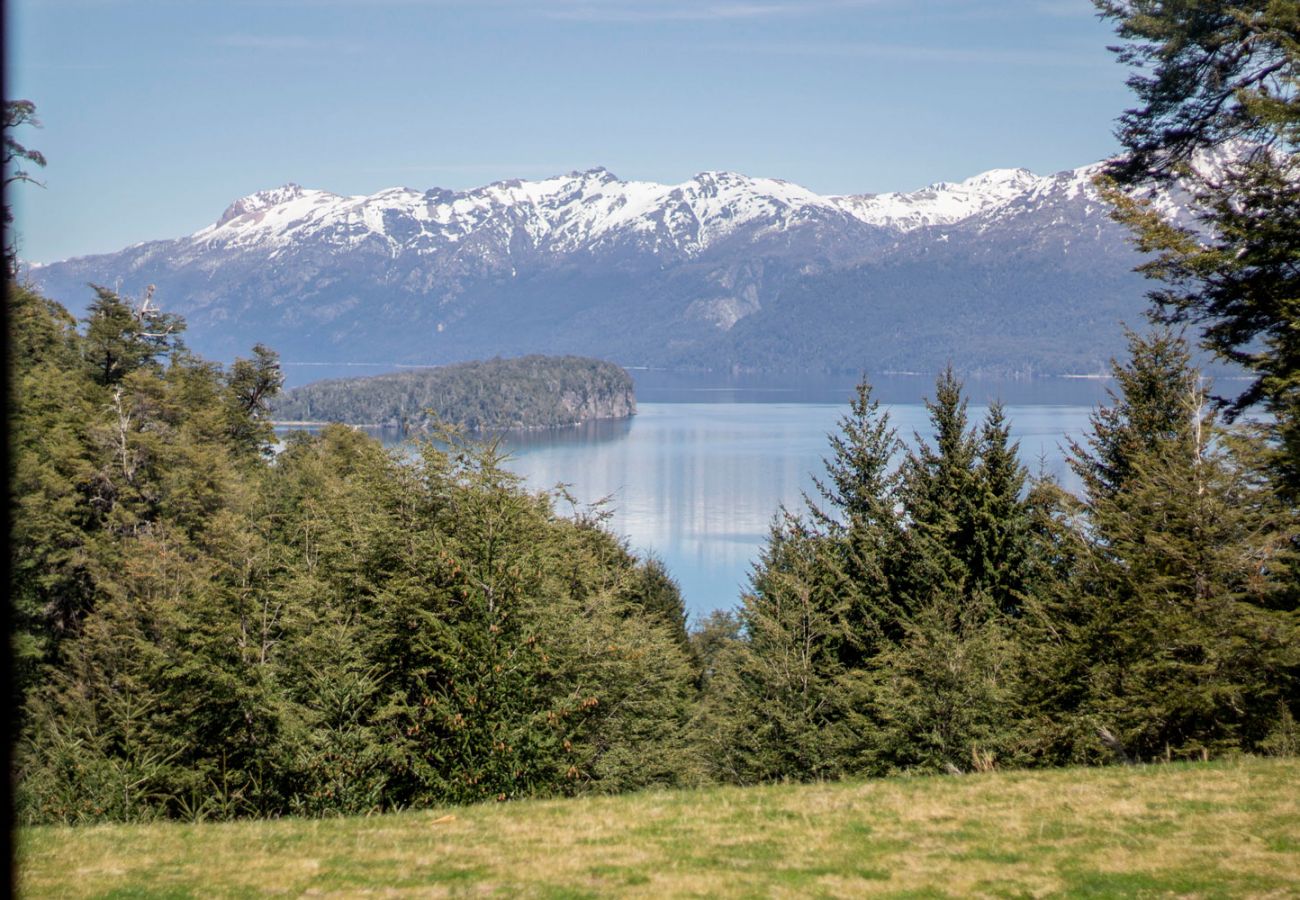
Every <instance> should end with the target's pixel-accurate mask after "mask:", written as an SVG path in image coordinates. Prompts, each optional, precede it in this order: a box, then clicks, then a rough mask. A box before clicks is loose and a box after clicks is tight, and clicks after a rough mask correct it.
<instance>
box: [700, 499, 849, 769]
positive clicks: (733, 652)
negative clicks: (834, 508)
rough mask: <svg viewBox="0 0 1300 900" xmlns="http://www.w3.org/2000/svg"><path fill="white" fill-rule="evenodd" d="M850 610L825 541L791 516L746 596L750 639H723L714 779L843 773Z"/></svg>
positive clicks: (706, 723) (712, 737)
mask: <svg viewBox="0 0 1300 900" xmlns="http://www.w3.org/2000/svg"><path fill="white" fill-rule="evenodd" d="M846 607H847V603H846V601H845V599H844V597H843V596H842V595H841V594H840V593H839V592H837V590H836V583H835V580H834V579H828V578H826V577H825V557H824V555H823V553H822V547H821V537H820V536H819V535H817V534H816V533H814V532H813V531H812V530H811V529H810V528H809V527H808V525H807V524H806V523H805V522H804V521H802V520H801V519H800V518H799V517H797V516H795V515H792V514H790V513H788V512H786V511H784V510H782V512H781V514H780V515H779V517H778V519H777V521H775V522H774V523H773V525H772V529H771V532H770V533H769V537H768V543H767V546H766V547H765V548H764V550H763V553H762V555H761V556H760V558H759V561H758V562H757V563H756V564H755V566H754V573H753V575H752V576H751V588H750V590H749V591H748V592H747V593H746V594H745V595H744V596H743V597H742V598H741V606H740V610H739V620H740V624H741V627H742V628H743V630H744V637H743V639H742V640H725V639H724V640H723V641H722V646H721V648H720V649H719V650H718V651H717V654H716V656H715V658H714V662H713V666H712V671H711V673H710V677H709V679H708V681H707V683H706V687H707V690H706V693H705V698H704V709H703V710H702V714H701V722H700V725H699V731H700V734H701V738H702V740H703V742H704V745H705V753H706V755H707V757H708V762H709V766H710V770H711V772H712V774H713V775H714V777H718V778H722V779H725V780H728V781H734V782H739V783H742V784H751V783H755V782H760V781H768V780H778V779H791V780H808V779H816V778H829V777H834V776H836V775H838V774H840V773H841V772H842V771H843V770H842V762H841V747H840V746H839V744H840V741H841V735H840V734H839V730H838V727H837V724H836V723H837V721H838V720H839V719H840V718H841V716H842V713H843V710H842V692H841V690H840V688H839V685H838V683H837V682H838V679H839V678H840V676H841V675H842V674H843V672H844V666H843V664H842V663H841V661H840V658H839V656H840V654H839V652H838V650H839V648H840V646H841V645H842V644H843V634H842V629H843V622H844V621H845V619H846V612H847V609H846Z"/></svg>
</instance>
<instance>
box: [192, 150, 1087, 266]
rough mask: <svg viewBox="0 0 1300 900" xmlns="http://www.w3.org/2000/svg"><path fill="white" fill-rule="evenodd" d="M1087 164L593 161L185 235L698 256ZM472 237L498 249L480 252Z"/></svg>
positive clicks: (304, 204)
mask: <svg viewBox="0 0 1300 900" xmlns="http://www.w3.org/2000/svg"><path fill="white" fill-rule="evenodd" d="M1093 168H1095V167H1086V168H1085V169H1080V170H1075V171H1072V172H1066V173H1060V174H1058V175H1055V176H1047V177H1041V176H1038V175H1035V174H1034V173H1032V172H1030V171H1028V170H1027V169H993V170H990V171H988V172H983V173H981V174H979V175H975V176H973V177H971V178H967V179H966V180H964V181H959V182H936V183H934V184H931V185H929V186H927V187H925V188H922V189H921V190H917V191H910V192H890V193H884V194H862V195H852V196H825V195H821V194H817V193H815V192H813V191H811V190H809V189H807V188H805V187H802V186H800V185H797V184H793V183H791V182H788V181H782V180H780V179H776V178H756V177H751V176H748V175H743V174H738V173H735V172H725V171H706V172H701V173H699V174H697V175H696V176H694V177H693V178H691V179H690V180H688V181H685V182H682V183H681V184H673V185H668V184H657V183H654V182H646V181H623V180H621V179H619V178H618V177H617V176H616V175H614V173H612V172H610V171H609V170H608V169H605V168H599V167H598V168H593V169H588V170H586V171H574V172H570V173H568V174H566V175H556V176H553V177H551V178H545V179H541V180H538V181H525V180H519V179H512V180H507V181H497V182H493V183H492V184H488V185H484V186H483V187H480V188H475V189H472V190H467V191H453V190H447V189H443V188H433V189H429V190H425V191H417V190H413V189H411V188H404V187H395V188H389V189H387V190H384V191H380V192H378V193H376V194H372V195H370V196H354V197H346V196H340V195H337V194H331V193H328V192H325V191H315V190H308V189H304V188H302V187H300V186H298V185H296V184H288V185H285V186H283V187H280V188H276V189H274V190H269V191H262V192H259V193H257V194H253V195H250V196H249V197H245V198H243V199H242V200H239V201H236V202H235V203H234V204H232V205H231V206H230V208H229V209H227V210H226V212H225V213H224V214H223V215H222V216H221V218H220V219H219V220H218V221H217V222H216V224H214V225H212V226H209V227H208V228H205V229H203V230H202V231H200V232H198V233H196V234H195V235H193V236H192V239H193V240H195V241H197V242H199V243H201V244H204V245H214V244H215V245H223V246H230V247H252V246H261V245H267V246H269V247H272V248H274V247H281V246H284V245H286V244H289V243H292V242H295V241H298V240H301V239H303V238H305V237H307V236H308V235H315V236H318V237H320V238H321V239H323V240H326V241H327V242H329V243H332V244H341V245H348V246H355V245H358V244H360V243H364V242H370V241H375V240H377V241H379V243H378V244H376V245H375V246H386V247H387V248H388V252H390V253H392V254H394V255H396V254H398V253H401V252H404V251H405V250H415V251H417V252H421V253H428V252H439V251H442V250H449V249H455V248H462V247H470V246H472V247H476V248H478V249H477V250H476V251H475V252H477V253H480V254H482V253H487V252H500V253H506V254H513V253H516V252H520V251H521V250H523V249H527V248H531V249H534V250H547V251H551V252H565V253H567V252H574V251H578V250H594V249H597V248H600V247H606V246H610V245H615V244H617V245H623V244H626V243H628V242H632V243H634V244H635V245H637V246H640V247H642V248H645V249H649V250H651V251H652V252H655V253H660V252H666V251H675V252H682V253H686V254H694V253H698V252H700V251H702V250H703V249H705V248H706V247H708V246H711V245H713V244H715V243H717V242H718V241H721V240H723V239H725V238H727V237H729V236H731V235H733V234H738V233H742V232H743V233H746V234H749V235H752V236H754V237H753V238H750V239H754V238H756V237H757V236H761V235H763V234H767V233H771V232H780V231H786V230H789V229H792V228H798V227H802V226H805V225H807V224H810V223H815V222H827V221H839V222H844V221H848V222H853V221H857V222H859V223H862V224H865V225H868V226H872V227H876V228H881V229H885V230H888V231H893V232H897V233H901V232H906V231H911V230H914V229H916V228H922V227H926V226H933V225H948V224H952V223H955V222H959V221H961V220H963V219H966V218H969V217H971V216H975V215H979V214H984V213H989V212H992V211H995V210H997V209H998V208H1000V207H1003V206H1006V205H1008V204H1010V203H1012V201H1015V200H1016V199H1017V198H1023V197H1026V196H1032V195H1034V194H1036V193H1042V192H1045V191H1057V190H1062V189H1065V190H1067V191H1069V190H1075V191H1077V190H1082V189H1085V188H1086V186H1087V182H1088V180H1089V179H1090V178H1091V170H1092V169H1093ZM1063 178H1065V179H1066V180H1067V181H1068V182H1069V183H1064V182H1063V181H1062V179H1063ZM479 237H483V239H484V240H486V241H487V242H488V243H489V244H491V245H492V246H494V247H496V248H497V251H488V250H486V249H484V247H485V245H484V243H483V240H479V239H478V238H479ZM471 238H475V240H472V241H471V240H470V239H471ZM457 252H459V251H457Z"/></svg>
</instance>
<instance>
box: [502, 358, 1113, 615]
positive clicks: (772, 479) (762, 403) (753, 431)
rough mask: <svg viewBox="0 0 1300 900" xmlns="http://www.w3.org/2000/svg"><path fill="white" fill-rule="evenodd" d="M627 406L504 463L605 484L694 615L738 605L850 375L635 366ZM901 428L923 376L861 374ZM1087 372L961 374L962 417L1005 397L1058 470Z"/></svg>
mask: <svg viewBox="0 0 1300 900" xmlns="http://www.w3.org/2000/svg"><path fill="white" fill-rule="evenodd" d="M633 374H634V377H635V378H636V381H637V401H638V411H637V415H636V416H635V417H633V418H631V419H628V420H623V421H614V422H597V423H591V424H589V425H586V426H582V427H579V428H571V429H559V430H553V431H547V432H531V433H523V434H508V435H506V436H504V443H505V446H506V448H507V450H508V451H509V453H510V454H511V459H510V461H509V463H508V467H509V468H510V469H512V470H513V471H515V472H517V473H518V474H519V475H521V476H522V477H523V478H524V479H525V480H526V481H527V483H528V484H529V485H530V486H531V487H534V488H538V489H541V488H550V487H553V486H555V485H556V484H561V483H562V484H565V485H567V486H568V490H569V491H570V493H572V494H573V495H574V496H575V497H576V498H577V499H578V500H579V501H581V502H583V503H592V502H595V501H597V500H600V499H601V498H605V497H608V498H609V504H610V506H609V508H610V510H611V511H612V513H613V515H612V517H611V518H610V520H609V526H610V527H611V528H612V529H613V530H614V531H615V532H617V533H618V534H621V535H623V536H624V537H626V538H627V541H628V543H629V545H630V546H631V547H632V549H633V550H635V551H638V552H641V553H653V554H656V555H658V556H659V557H660V558H661V559H662V560H663V561H664V563H665V564H666V565H667V567H668V569H669V571H670V572H671V573H672V575H673V577H674V578H676V579H677V581H678V583H679V584H680V585H681V588H682V593H683V595H684V597H685V599H686V604H687V608H688V610H689V611H690V613H691V618H692V620H695V619H698V618H699V617H701V616H703V615H704V614H707V613H708V612H709V611H711V610H714V609H722V608H730V607H733V606H735V605H736V603H737V602H738V600H739V597H740V593H741V591H742V590H743V589H744V587H745V585H746V583H747V579H748V575H749V572H750V568H751V565H752V563H753V561H754V560H755V559H756V558H757V556H758V553H759V551H760V549H761V547H762V545H763V543H764V540H765V538H766V535H767V531H768V526H769V525H770V523H771V521H772V517H773V515H774V514H775V513H776V511H777V509H778V508H779V507H780V506H781V505H782V504H784V505H785V506H787V507H789V508H792V509H795V508H801V507H802V503H803V500H802V498H803V494H804V493H805V492H811V491H812V490H813V484H812V477H813V475H815V474H816V475H820V474H821V473H822V471H823V467H822V459H823V458H824V457H825V456H826V453H827V441H826V437H827V434H829V433H831V432H833V431H835V430H837V421H838V420H839V418H840V417H841V416H842V415H843V414H844V413H845V412H846V411H847V408H848V401H849V398H850V397H851V396H852V392H853V382H852V380H851V379H807V378H805V379H797V380H790V379H785V380H780V381H777V380H763V379H745V378H736V379H718V378H717V377H716V376H713V377H706V376H683V375H669V374H665V373H654V372H634V373H633ZM872 381H873V384H875V386H876V395H877V397H878V398H879V399H880V400H881V403H882V406H884V407H885V408H887V409H888V411H889V415H890V419H891V422H892V424H893V425H894V427H895V428H897V429H898V433H899V435H900V436H901V437H903V438H905V439H907V440H908V441H909V443H910V442H911V440H912V436H913V433H914V432H919V433H921V434H924V435H928V433H929V422H928V418H927V413H926V410H925V407H924V405H923V404H922V398H923V397H925V396H927V395H929V394H932V393H933V386H934V380H933V378H931V377H929V376H924V377H922V376H888V377H873V379H872ZM1105 387H1106V384H1105V382H1099V381H1096V380H1087V379H1044V380H1033V381H969V382H967V393H968V395H969V397H970V399H971V407H970V418H971V422H972V424H975V423H976V422H978V421H979V419H980V418H981V417H982V416H983V414H984V411H985V409H986V404H987V403H988V402H989V401H991V400H994V399H1001V400H1002V402H1003V403H1004V404H1005V405H1006V408H1007V414H1008V417H1009V419H1010V421H1011V424H1012V432H1013V435H1014V438H1015V439H1016V440H1018V441H1019V442H1020V455H1021V459H1022V460H1023V461H1024V462H1025V464H1026V465H1027V466H1029V467H1030V469H1031V470H1032V471H1038V470H1039V469H1040V468H1041V469H1044V470H1046V471H1048V472H1051V473H1053V474H1055V475H1057V476H1058V477H1059V478H1061V479H1062V480H1063V481H1065V482H1066V483H1067V484H1069V483H1070V475H1069V473H1068V471H1067V469H1066V467H1065V465H1064V457H1063V453H1062V450H1061V446H1062V444H1063V443H1064V439H1065V437H1066V436H1067V435H1070V436H1073V437H1079V436H1081V435H1082V434H1083V432H1084V431H1085V430H1086V428H1087V420H1088V415H1089V413H1090V412H1091V411H1092V409H1093V407H1094V406H1095V405H1096V404H1097V403H1098V402H1101V401H1102V400H1103V399H1104V397H1105Z"/></svg>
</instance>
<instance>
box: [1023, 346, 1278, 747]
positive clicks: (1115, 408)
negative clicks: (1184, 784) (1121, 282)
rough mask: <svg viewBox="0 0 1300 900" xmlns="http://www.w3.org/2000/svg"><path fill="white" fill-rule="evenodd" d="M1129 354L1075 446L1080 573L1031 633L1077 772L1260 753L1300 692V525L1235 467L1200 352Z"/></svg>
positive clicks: (1052, 729) (1056, 735) (1051, 717)
mask: <svg viewBox="0 0 1300 900" xmlns="http://www.w3.org/2000/svg"><path fill="white" fill-rule="evenodd" d="M1130 344H1131V346H1132V352H1131V356H1130V360H1129V362H1128V363H1127V364H1126V365H1122V366H1121V365H1118V364H1117V365H1116V366H1115V367H1114V368H1115V375H1116V379H1117V381H1118V383H1119V393H1118V394H1116V395H1114V396H1113V402H1112V404H1111V405H1110V406H1109V407H1107V408H1105V409H1103V410H1099V411H1098V413H1097V414H1096V415H1094V417H1093V426H1094V430H1093V434H1092V435H1091V437H1090V438H1089V441H1088V444H1089V447H1090V448H1091V449H1090V450H1085V449H1084V448H1082V447H1081V446H1079V445H1075V446H1074V447H1073V453H1074V455H1075V456H1074V459H1073V460H1072V465H1074V467H1075V469H1076V471H1078V472H1079V473H1080V475H1081V476H1082V477H1083V478H1084V485H1085V494H1084V498H1083V506H1082V508H1081V509H1079V510H1078V511H1077V512H1076V514H1075V517H1074V522H1073V523H1072V524H1071V523H1069V522H1067V523H1066V524H1067V528H1066V531H1065V532H1064V534H1063V538H1064V540H1063V543H1064V544H1066V545H1072V546H1071V549H1069V550H1068V551H1067V552H1068V553H1069V554H1070V555H1072V556H1073V557H1074V563H1073V565H1072V567H1071V569H1070V571H1069V575H1068V577H1067V579H1066V581H1065V583H1064V584H1061V585H1059V586H1058V587H1059V590H1058V592H1057V593H1056V594H1055V596H1051V595H1047V596H1044V597H1043V598H1042V599H1041V600H1040V601H1038V602H1036V603H1035V604H1034V609H1033V616H1032V619H1033V622H1032V623H1031V625H1030V627H1029V628H1028V629H1027V631H1028V633H1030V634H1032V635H1034V636H1035V637H1036V638H1037V640H1036V642H1035V648H1034V649H1035V652H1034V654H1033V656H1034V658H1033V659H1032V660H1031V664H1030V668H1031V679H1032V680H1035V681H1037V683H1038V687H1037V688H1031V692H1032V691H1036V692H1037V694H1038V696H1039V697H1040V698H1044V702H1045V705H1046V707H1047V708H1046V709H1045V710H1043V716H1042V718H1041V719H1040V720H1039V740H1040V742H1042V746H1043V752H1045V753H1046V754H1047V756H1048V757H1049V758H1051V759H1056V760H1069V761H1083V760H1090V759H1097V758H1110V757H1112V756H1116V755H1119V756H1122V757H1123V758H1127V759H1131V758H1152V757H1154V756H1157V755H1163V754H1170V753H1171V754H1179V755H1188V754H1199V753H1201V752H1217V751H1222V750H1225V749H1236V748H1243V749H1249V748H1254V747H1257V746H1259V745H1260V743H1261V742H1262V741H1263V740H1265V739H1266V735H1267V733H1268V730H1269V728H1270V727H1271V724H1270V723H1275V722H1277V720H1278V716H1279V704H1280V703H1282V704H1283V707H1285V703H1284V702H1283V701H1284V698H1286V697H1288V696H1289V695H1290V693H1291V692H1292V691H1293V687H1294V666H1295V649H1294V648H1295V631H1294V629H1295V623H1294V621H1293V620H1292V618H1289V617H1288V616H1287V615H1286V614H1285V613H1284V612H1279V611H1278V610H1277V609H1276V608H1275V607H1276V597H1277V595H1278V594H1279V592H1282V591H1283V590H1284V585H1285V584H1286V581H1287V579H1288V578H1289V577H1290V576H1289V575H1288V572H1289V570H1290V569H1291V567H1292V566H1293V565H1294V560H1293V554H1292V553H1291V551H1290V549H1289V547H1288V544H1289V536H1288V535H1291V536H1293V535H1294V533H1295V532H1294V527H1295V525H1294V521H1292V522H1291V524H1290V525H1289V526H1287V525H1284V521H1285V520H1284V519H1282V518H1279V517H1278V515H1277V513H1278V509H1277V507H1276V505H1275V504H1274V503H1273V502H1272V500H1271V497H1272V495H1271V492H1269V491H1267V490H1265V491H1262V492H1261V491H1260V489H1259V487H1258V485H1257V484H1253V483H1252V480H1251V479H1250V478H1249V477H1248V475H1247V473H1246V472H1245V471H1244V470H1243V468H1242V466H1241V464H1240V463H1239V461H1238V460H1237V459H1236V458H1235V454H1234V452H1233V450H1232V445H1233V440H1231V439H1230V437H1229V436H1227V435H1223V434H1222V433H1221V432H1220V431H1219V429H1218V428H1217V426H1216V424H1215V422H1214V418H1213V415H1212V414H1211V412H1210V411H1209V409H1208V407H1207V397H1206V393H1205V389H1204V387H1203V385H1202V383H1201V379H1200V377H1199V375H1198V374H1197V373H1196V372H1195V371H1194V370H1193V369H1191V368H1190V366H1189V364H1188V351H1187V347H1186V344H1185V343H1184V342H1183V341H1182V340H1181V339H1180V338H1177V337H1175V336H1173V335H1170V334H1169V333H1167V332H1166V333H1161V334H1157V335H1155V336H1153V337H1152V338H1150V339H1145V338H1141V337H1139V336H1137V335H1131V336H1130ZM1130 392H1131V393H1130ZM1153 423H1158V427H1153ZM1117 473H1122V474H1117ZM1063 509H1064V508H1063ZM1080 514H1081V516H1080ZM1279 526H1282V527H1279ZM1288 702H1289V701H1288Z"/></svg>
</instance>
